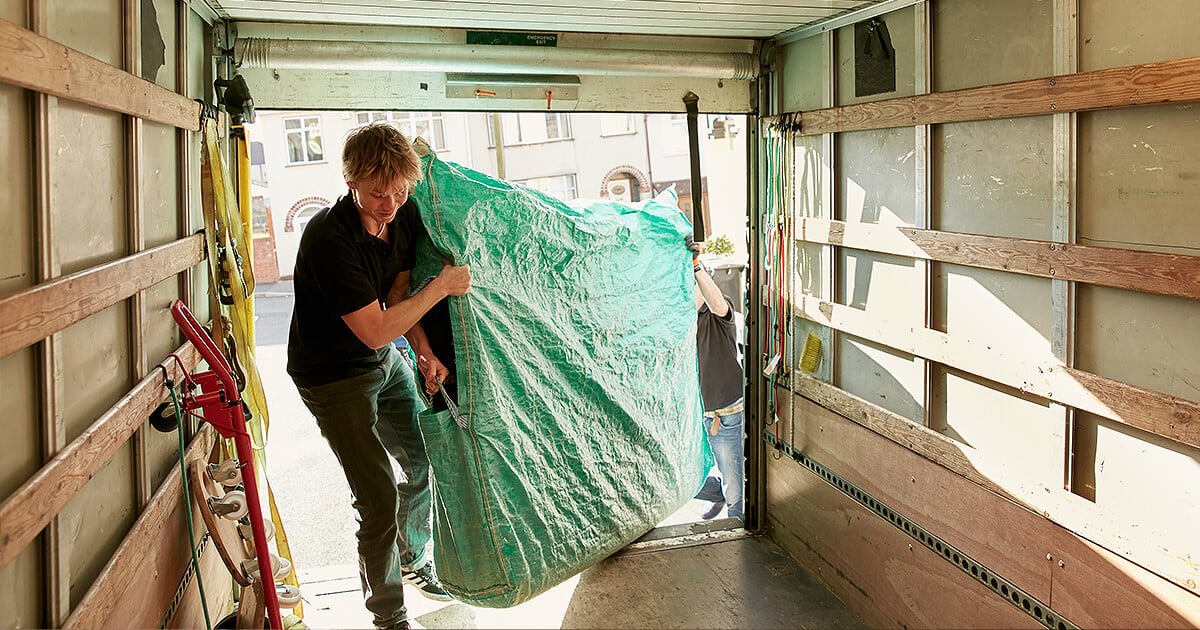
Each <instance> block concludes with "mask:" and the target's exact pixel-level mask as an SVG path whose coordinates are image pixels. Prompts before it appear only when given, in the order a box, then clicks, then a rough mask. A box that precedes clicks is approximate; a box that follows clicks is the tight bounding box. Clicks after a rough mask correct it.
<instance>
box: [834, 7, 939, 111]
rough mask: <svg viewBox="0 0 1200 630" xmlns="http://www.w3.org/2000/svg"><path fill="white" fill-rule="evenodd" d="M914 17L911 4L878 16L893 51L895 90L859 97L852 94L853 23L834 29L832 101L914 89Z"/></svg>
mask: <svg viewBox="0 0 1200 630" xmlns="http://www.w3.org/2000/svg"><path fill="white" fill-rule="evenodd" d="M916 18H917V10H916V8H915V7H907V8H904V9H900V10H899V11H893V12H891V13H887V14H885V15H883V16H881V19H882V20H883V22H884V23H885V24H887V28H888V34H889V36H890V38H891V41H892V47H893V48H894V49H895V51H896V90H895V91H893V92H885V93H883V94H872V95H871V96H864V97H862V98H859V97H856V96H854V26H846V27H842V28H839V29H838V30H837V32H836V33H835V35H834V37H835V39H836V44H835V45H836V46H837V102H836V103H834V104H835V105H851V104H854V103H864V102H867V101H879V100H884V99H889V98H896V97H898V96H912V95H913V94H916V93H917V90H916V86H917V80H916V78H917V74H916V72H917V68H916V67H917V54H916V46H917V42H916ZM921 45H924V43H922V44H921ZM910 135H911V133H910Z"/></svg>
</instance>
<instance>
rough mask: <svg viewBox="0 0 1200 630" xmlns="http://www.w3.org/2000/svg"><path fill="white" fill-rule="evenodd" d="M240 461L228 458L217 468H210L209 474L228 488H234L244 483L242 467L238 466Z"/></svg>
mask: <svg viewBox="0 0 1200 630" xmlns="http://www.w3.org/2000/svg"><path fill="white" fill-rule="evenodd" d="M239 463H240V462H238V461H237V460H236V459H227V460H225V461H223V462H221V463H220V465H218V466H217V467H216V468H209V469H208V476H209V477H210V478H212V480H213V481H215V482H217V483H219V484H221V485H222V486H225V487H226V488H233V487H235V486H237V485H239V484H241V483H242V469H241V468H240V467H239V466H238V464H239Z"/></svg>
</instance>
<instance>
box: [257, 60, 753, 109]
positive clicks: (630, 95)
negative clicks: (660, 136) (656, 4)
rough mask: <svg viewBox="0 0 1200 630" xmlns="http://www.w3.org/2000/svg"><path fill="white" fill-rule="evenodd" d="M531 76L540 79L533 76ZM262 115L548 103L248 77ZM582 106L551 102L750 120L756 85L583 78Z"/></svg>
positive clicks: (435, 83)
mask: <svg viewBox="0 0 1200 630" xmlns="http://www.w3.org/2000/svg"><path fill="white" fill-rule="evenodd" d="M531 71H535V70H534V69H531ZM241 74H242V76H244V77H245V78H246V83H247V85H248V86H249V88H250V93H251V94H253V95H254V103H255V106H256V107H258V108H261V109H331V110H332V109H337V110H341V109H366V110H416V111H440V110H470V111H522V110H523V111H544V110H545V109H546V101H545V99H535V100H528V99H525V100H518V99H475V98H472V99H464V98H447V97H446V75H445V74H443V73H419V72H323V71H317V70H309V71H305V70H286V71H279V73H278V75H276V74H275V73H274V72H273V71H271V70H258V69H245V70H243V71H242V72H241ZM580 82H581V85H580V87H579V99H578V100H576V101H554V100H553V99H552V100H551V109H553V110H554V111H580V112H587V111H617V112H622V111H623V112H683V111H684V105H683V101H682V100H681V99H682V98H683V95H684V94H686V93H688V92H689V91H691V92H694V93H696V95H698V96H699V97H700V102H699V109H700V111H701V112H706V113H733V112H749V111H751V107H750V86H751V83H750V82H749V81H732V80H726V81H719V80H717V79H694V78H692V79H677V80H672V79H663V78H660V77H602V76H581V77H580Z"/></svg>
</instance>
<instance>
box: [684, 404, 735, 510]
mask: <svg viewBox="0 0 1200 630" xmlns="http://www.w3.org/2000/svg"><path fill="white" fill-rule="evenodd" d="M744 415H745V412H743V411H739V412H737V413H731V414H729V415H727V416H721V424H720V427H719V428H718V429H717V434H716V435H713V434H712V423H713V418H705V419H704V434H705V435H707V436H708V445H709V447H710V448H711V449H712V452H713V458H714V459H716V460H717V472H719V473H721V479H720V486H719V487H718V486H717V480H716V479H714V478H712V477H709V478H708V479H706V480H705V482H704V486H703V487H702V488H701V489H700V492H699V493H698V494H697V495H696V498H697V499H700V500H703V501H712V502H713V503H716V502H717V501H725V503H726V504H728V505H729V516H730V517H733V518H742V506H743V503H742V493H743V491H744V489H745V478H744V476H743V474H742V470H743V469H742V460H743V459H744V454H745V449H746V442H745V438H744V437H743V436H742V417H743V416H744Z"/></svg>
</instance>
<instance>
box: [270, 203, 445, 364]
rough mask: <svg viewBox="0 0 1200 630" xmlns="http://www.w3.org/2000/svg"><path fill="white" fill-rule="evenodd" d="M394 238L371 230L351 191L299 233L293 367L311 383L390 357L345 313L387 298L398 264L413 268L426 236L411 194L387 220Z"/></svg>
mask: <svg viewBox="0 0 1200 630" xmlns="http://www.w3.org/2000/svg"><path fill="white" fill-rule="evenodd" d="M387 229H388V235H389V239H388V241H389V242H384V241H383V239H379V238H375V236H374V235H372V234H369V233H367V230H366V228H364V227H363V225H362V221H361V220H360V219H359V215H358V209H357V208H356V207H355V205H354V201H353V199H352V198H351V196H350V195H349V194H346V195H345V196H343V197H342V198H341V199H339V200H338V202H337V203H336V204H334V205H333V207H331V208H326V209H324V210H321V211H319V212H317V214H315V215H313V218H312V220H310V221H309V222H308V225H307V226H306V227H305V228H304V234H303V235H302V236H301V237H300V250H299V252H298V253H297V254H296V270H295V272H294V274H293V283H294V286H295V291H296V305H295V308H294V310H293V311H292V328H291V332H290V334H289V336H288V374H290V375H291V376H292V380H293V381H295V382H296V385H298V386H300V387H314V386H317V385H324V384H326V383H332V382H334V381H339V380H342V379H345V378H350V377H352V376H357V375H359V374H363V373H365V372H367V371H369V370H371V369H373V368H374V367H376V366H378V365H379V364H380V362H381V361H382V360H383V359H384V357H386V356H387V355H386V351H387V348H386V347H385V348H383V349H382V350H373V349H371V348H368V347H367V345H366V344H364V343H363V342H361V341H359V339H358V337H357V336H355V334H354V332H353V331H351V330H350V327H349V326H347V325H346V322H345V321H343V320H342V316H343V315H347V314H349V313H353V312H354V311H357V310H359V309H361V308H362V307H364V306H366V305H368V304H370V303H371V302H374V301H378V302H379V303H381V304H383V303H384V301H385V300H386V299H387V294H388V291H390V290H391V288H392V283H393V282H394V281H395V280H396V276H397V275H399V274H400V272H401V271H408V270H411V269H412V268H413V264H414V263H415V261H416V245H417V243H418V242H419V241H420V239H422V238H427V237H428V236H427V234H426V232H425V226H424V225H423V224H422V223H421V216H420V213H419V211H418V210H417V204H416V203H415V202H413V201H412V200H411V199H410V200H409V201H408V202H407V203H405V204H404V205H403V206H402V207H401V208H400V210H399V211H398V212H397V213H396V217H395V218H394V219H392V222H391V223H389V224H388V228H387Z"/></svg>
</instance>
